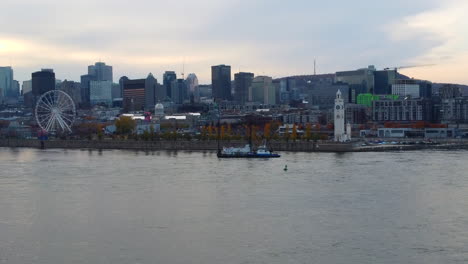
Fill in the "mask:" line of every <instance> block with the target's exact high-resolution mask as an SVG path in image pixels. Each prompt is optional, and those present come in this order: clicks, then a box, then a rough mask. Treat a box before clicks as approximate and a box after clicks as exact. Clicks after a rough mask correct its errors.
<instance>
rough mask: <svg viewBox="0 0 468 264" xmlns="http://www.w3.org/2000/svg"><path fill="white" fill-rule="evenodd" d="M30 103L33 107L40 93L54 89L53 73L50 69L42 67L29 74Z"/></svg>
mask: <svg viewBox="0 0 468 264" xmlns="http://www.w3.org/2000/svg"><path fill="white" fill-rule="evenodd" d="M31 76H32V78H31V86H32V87H31V88H32V96H33V98H32V105H31V107H35V105H36V102H37V100H38V99H39V97H40V96H41V95H43V94H44V93H46V92H48V91H52V90H55V73H54V71H53V70H52V69H42V70H41V71H38V72H33V73H32V74H31Z"/></svg>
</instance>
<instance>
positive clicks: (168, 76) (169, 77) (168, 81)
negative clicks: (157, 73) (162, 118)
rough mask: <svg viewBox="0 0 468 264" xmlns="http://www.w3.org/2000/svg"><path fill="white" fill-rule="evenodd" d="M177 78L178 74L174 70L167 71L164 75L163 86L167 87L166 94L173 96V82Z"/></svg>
mask: <svg viewBox="0 0 468 264" xmlns="http://www.w3.org/2000/svg"><path fill="white" fill-rule="evenodd" d="M174 80H177V74H176V73H175V72H173V71H166V72H165V73H164V75H163V86H164V87H166V95H167V96H168V97H170V98H172V88H171V85H172V82H173V81H174Z"/></svg>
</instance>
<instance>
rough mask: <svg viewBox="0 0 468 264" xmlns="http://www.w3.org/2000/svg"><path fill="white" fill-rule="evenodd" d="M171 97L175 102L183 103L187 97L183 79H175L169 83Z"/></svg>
mask: <svg viewBox="0 0 468 264" xmlns="http://www.w3.org/2000/svg"><path fill="white" fill-rule="evenodd" d="M171 95H172V97H171V99H172V101H173V102H174V103H176V104H183V103H184V101H185V99H186V98H187V85H186V83H185V80H184V79H177V80H174V81H172V84H171Z"/></svg>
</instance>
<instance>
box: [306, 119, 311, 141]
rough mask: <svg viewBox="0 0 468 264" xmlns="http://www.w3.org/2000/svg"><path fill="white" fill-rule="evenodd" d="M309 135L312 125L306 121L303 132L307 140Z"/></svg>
mask: <svg viewBox="0 0 468 264" xmlns="http://www.w3.org/2000/svg"><path fill="white" fill-rule="evenodd" d="M311 136H312V125H311V124H310V123H307V126H306V133H305V138H306V139H307V141H309V140H310V138H311Z"/></svg>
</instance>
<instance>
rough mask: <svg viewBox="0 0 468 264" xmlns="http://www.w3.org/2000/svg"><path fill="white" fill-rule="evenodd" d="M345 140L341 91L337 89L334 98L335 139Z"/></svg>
mask: <svg viewBox="0 0 468 264" xmlns="http://www.w3.org/2000/svg"><path fill="white" fill-rule="evenodd" d="M346 140H347V137H346V134H345V110H344V100H343V96H342V94H341V91H340V90H338V92H337V93H336V98H335V141H338V142H345V141H346Z"/></svg>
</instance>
